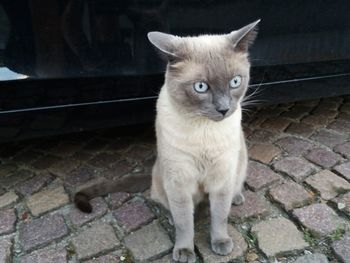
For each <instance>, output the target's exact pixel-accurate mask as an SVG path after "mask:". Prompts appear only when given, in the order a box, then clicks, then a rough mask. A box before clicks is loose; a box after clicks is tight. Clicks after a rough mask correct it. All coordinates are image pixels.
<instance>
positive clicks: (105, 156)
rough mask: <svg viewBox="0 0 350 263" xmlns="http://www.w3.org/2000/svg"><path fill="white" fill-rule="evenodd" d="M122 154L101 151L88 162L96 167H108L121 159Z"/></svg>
mask: <svg viewBox="0 0 350 263" xmlns="http://www.w3.org/2000/svg"><path fill="white" fill-rule="evenodd" d="M120 158H121V156H120V155H119V154H116V153H108V152H101V153H98V154H97V155H95V156H94V157H93V158H92V159H91V160H89V161H88V163H89V164H90V165H92V166H94V167H98V168H107V167H109V166H111V165H112V164H113V163H116V162H118V161H119V160H120Z"/></svg>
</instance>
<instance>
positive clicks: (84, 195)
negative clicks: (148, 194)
mask: <svg viewBox="0 0 350 263" xmlns="http://www.w3.org/2000/svg"><path fill="white" fill-rule="evenodd" d="M150 185H151V176H150V175H144V176H139V175H130V176H127V177H124V178H122V179H120V180H116V181H113V180H104V181H101V182H99V183H97V184H94V185H91V186H88V187H86V188H83V189H81V190H80V191H79V192H77V193H76V194H75V195H74V203H75V205H76V207H77V208H78V209H79V210H80V211H82V212H85V213H91V212H92V206H91V204H90V200H91V199H93V198H95V197H98V196H103V195H106V194H109V193H113V192H127V193H137V192H143V191H145V190H146V189H147V188H149V187H150Z"/></svg>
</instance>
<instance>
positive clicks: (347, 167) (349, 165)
mask: <svg viewBox="0 0 350 263" xmlns="http://www.w3.org/2000/svg"><path fill="white" fill-rule="evenodd" d="M333 169H334V170H335V171H337V172H338V173H340V174H341V175H342V176H343V177H344V178H346V179H348V180H350V162H346V163H343V164H340V165H337V166H335V167H334V168H333Z"/></svg>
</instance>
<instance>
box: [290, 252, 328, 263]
mask: <svg viewBox="0 0 350 263" xmlns="http://www.w3.org/2000/svg"><path fill="white" fill-rule="evenodd" d="M293 263H328V259H327V257H326V256H325V255H323V254H320V253H315V254H308V255H305V256H301V257H298V258H297V259H296V260H295V261H294V262H293Z"/></svg>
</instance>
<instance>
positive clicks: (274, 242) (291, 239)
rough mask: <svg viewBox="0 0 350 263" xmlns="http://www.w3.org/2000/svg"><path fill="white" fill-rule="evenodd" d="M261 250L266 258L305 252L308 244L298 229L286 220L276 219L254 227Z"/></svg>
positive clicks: (253, 230)
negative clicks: (299, 251) (297, 251)
mask: <svg viewBox="0 0 350 263" xmlns="http://www.w3.org/2000/svg"><path fill="white" fill-rule="evenodd" d="M252 232H253V233H255V234H256V235H257V238H258V243H259V247H260V249H261V250H262V251H263V252H264V254H265V255H266V256H268V257H269V256H275V255H279V254H282V253H286V252H291V251H294V250H303V249H305V248H306V247H307V246H308V244H307V243H306V242H305V241H304V239H303V235H302V233H301V232H299V231H298V229H297V227H296V226H295V225H294V224H293V223H292V222H291V221H289V220H287V219H285V218H282V217H281V218H274V219H271V220H267V221H263V222H260V223H258V224H256V225H254V226H253V228H252Z"/></svg>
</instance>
